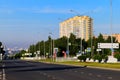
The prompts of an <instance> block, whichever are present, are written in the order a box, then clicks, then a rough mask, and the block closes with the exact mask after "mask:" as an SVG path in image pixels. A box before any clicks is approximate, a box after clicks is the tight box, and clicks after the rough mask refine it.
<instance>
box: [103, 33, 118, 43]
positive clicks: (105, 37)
mask: <svg viewBox="0 0 120 80" xmlns="http://www.w3.org/2000/svg"><path fill="white" fill-rule="evenodd" d="M108 36H110V35H106V34H105V35H103V38H104V39H107V38H108ZM112 36H113V37H115V38H116V40H117V41H118V42H119V43H120V34H113V35H112Z"/></svg>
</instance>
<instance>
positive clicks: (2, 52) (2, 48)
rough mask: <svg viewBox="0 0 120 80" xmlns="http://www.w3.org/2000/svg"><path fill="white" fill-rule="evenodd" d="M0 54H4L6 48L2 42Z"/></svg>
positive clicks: (0, 43)
mask: <svg viewBox="0 0 120 80" xmlns="http://www.w3.org/2000/svg"><path fill="white" fill-rule="evenodd" d="M0 54H2V55H4V54H5V50H4V47H3V45H2V42H0Z"/></svg>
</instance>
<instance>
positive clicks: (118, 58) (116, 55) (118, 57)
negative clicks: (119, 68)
mask: <svg viewBox="0 0 120 80" xmlns="http://www.w3.org/2000/svg"><path fill="white" fill-rule="evenodd" d="M114 57H115V58H117V60H118V61H120V53H116V54H115V55H114Z"/></svg>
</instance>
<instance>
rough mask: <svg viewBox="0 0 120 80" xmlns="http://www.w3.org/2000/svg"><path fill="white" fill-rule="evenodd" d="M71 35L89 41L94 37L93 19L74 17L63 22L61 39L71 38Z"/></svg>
mask: <svg viewBox="0 0 120 80" xmlns="http://www.w3.org/2000/svg"><path fill="white" fill-rule="evenodd" d="M71 33H73V34H74V35H76V37H77V38H82V39H85V40H86V41H87V40H88V39H89V38H90V37H91V36H93V19H92V18H90V17H89V16H74V17H72V18H69V19H67V20H65V21H63V22H61V23H60V37H63V36H66V37H70V34H71Z"/></svg>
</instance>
